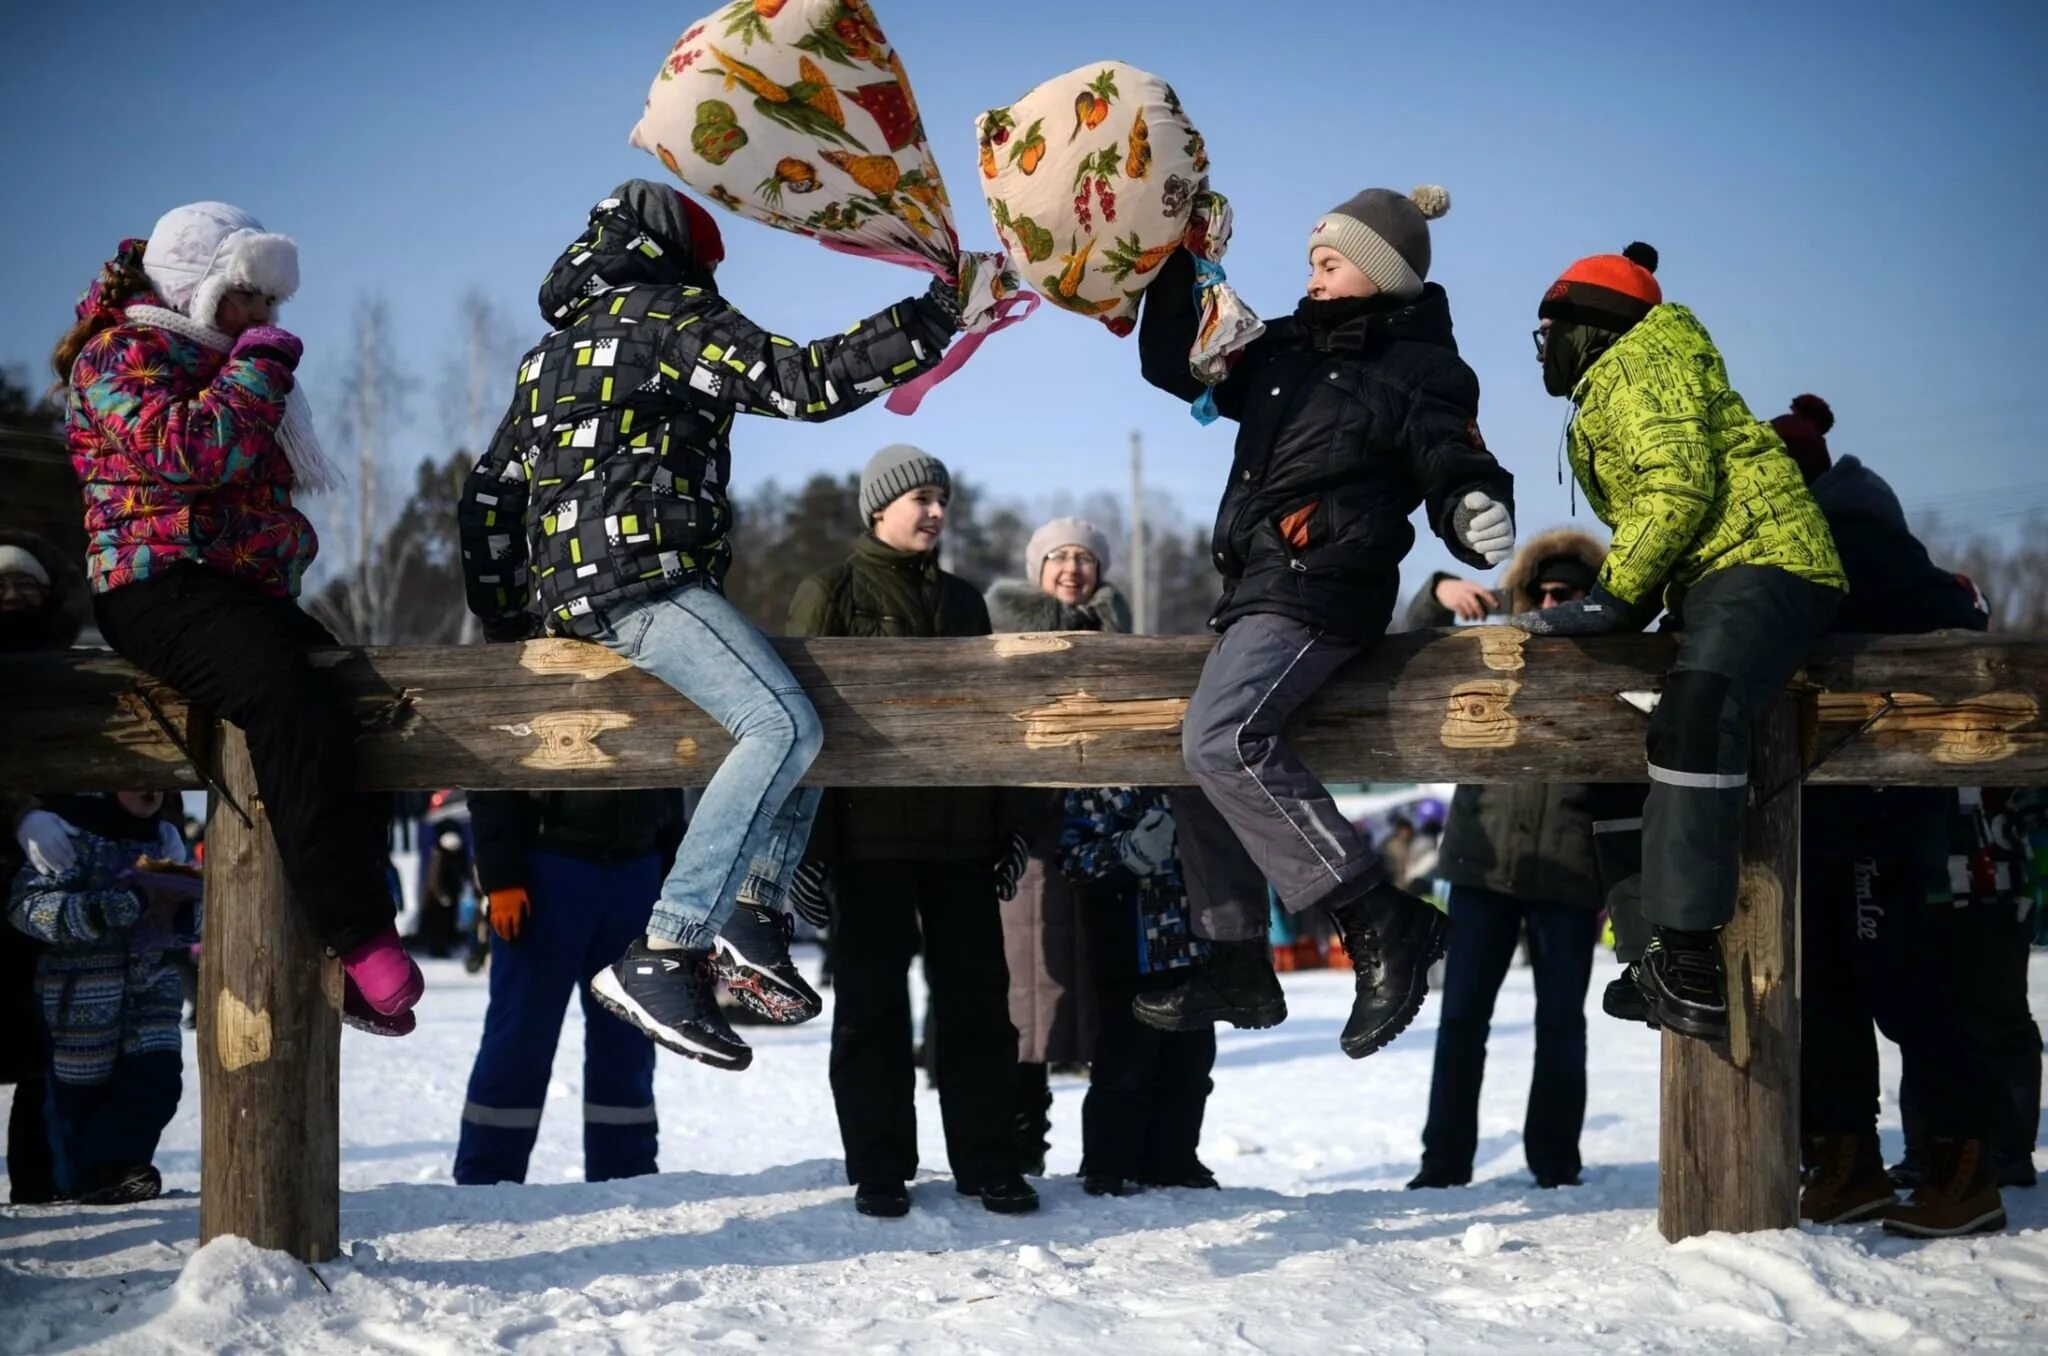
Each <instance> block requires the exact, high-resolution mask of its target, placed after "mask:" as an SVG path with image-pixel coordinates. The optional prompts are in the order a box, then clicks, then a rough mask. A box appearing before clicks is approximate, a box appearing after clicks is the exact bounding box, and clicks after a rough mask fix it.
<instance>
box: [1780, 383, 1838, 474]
mask: <svg viewBox="0 0 2048 1356" xmlns="http://www.w3.org/2000/svg"><path fill="white" fill-rule="evenodd" d="M1834 426H1835V412H1834V411H1833V410H1831V409H1829V408H1828V402H1827V401H1825V400H1822V399H1821V398H1820V397H1819V396H1817V395H1802V396H1793V397H1792V412H1791V413H1790V414H1781V415H1779V416H1778V417H1777V418H1776V419H1773V420H1772V421H1771V427H1772V428H1774V429H1776V430H1777V431H1778V436H1779V437H1780V438H1782V439H1784V440H1785V450H1786V451H1787V452H1789V453H1791V454H1792V460H1793V461H1796V462H1798V463H1799V474H1800V475H1802V476H1805V477H1806V483H1807V484H1809V485H1811V484H1812V483H1813V482H1814V481H1816V480H1818V479H1820V477H1821V475H1822V473H1824V472H1825V471H1826V470H1827V469H1828V467H1830V466H1832V465H1834V464H1835V459H1834V457H1833V456H1832V455H1831V454H1830V453H1829V452H1828V430H1829V429H1831V428H1833V427H1834Z"/></svg>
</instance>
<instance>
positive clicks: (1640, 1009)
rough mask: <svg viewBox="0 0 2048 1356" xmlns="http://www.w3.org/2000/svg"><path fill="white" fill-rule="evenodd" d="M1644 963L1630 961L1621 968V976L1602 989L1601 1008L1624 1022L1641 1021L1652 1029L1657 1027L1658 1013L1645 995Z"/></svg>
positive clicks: (1610, 1015)
mask: <svg viewBox="0 0 2048 1356" xmlns="http://www.w3.org/2000/svg"><path fill="white" fill-rule="evenodd" d="M1642 970H1643V963H1642V962H1641V961H1630V962H1629V963H1628V964H1627V965H1625V966H1623V967H1622V969H1621V977H1620V978H1618V979H1613V980H1609V981H1608V984H1607V987H1606V988H1605V989H1603V990H1601V991H1600V1010H1601V1011H1602V1012H1604V1013H1606V1014H1607V1015H1608V1016H1609V1017H1613V1018H1615V1019H1616V1020H1618V1021H1623V1022H1641V1023H1642V1024H1643V1025H1644V1026H1646V1027H1649V1028H1650V1029H1651V1030H1652V1031H1654V1030H1656V1029H1657V1014H1656V1012H1655V1011H1654V1010H1652V1009H1651V1007H1650V1002H1649V1000H1648V999H1646V998H1644V997H1643V976H1642Z"/></svg>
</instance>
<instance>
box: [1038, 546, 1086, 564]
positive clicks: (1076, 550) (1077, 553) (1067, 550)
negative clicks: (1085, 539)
mask: <svg viewBox="0 0 2048 1356" xmlns="http://www.w3.org/2000/svg"><path fill="white" fill-rule="evenodd" d="M1046 560H1047V561H1049V562H1050V563H1052V564H1054V565H1059V566H1067V565H1093V564H1094V563H1095V553H1094V552H1093V551H1084V550H1082V549H1081V548H1080V547H1078V546H1064V547H1061V548H1060V549H1059V550H1057V551H1054V552H1052V553H1050V554H1049V555H1047V556H1046Z"/></svg>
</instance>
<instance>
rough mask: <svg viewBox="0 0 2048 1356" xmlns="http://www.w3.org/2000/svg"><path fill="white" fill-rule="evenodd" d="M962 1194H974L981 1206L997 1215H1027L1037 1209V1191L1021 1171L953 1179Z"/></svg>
mask: <svg viewBox="0 0 2048 1356" xmlns="http://www.w3.org/2000/svg"><path fill="white" fill-rule="evenodd" d="M953 1186H954V1189H955V1190H956V1191H958V1192H959V1193H960V1194H961V1195H962V1196H975V1197H979V1198H980V1200H981V1208H982V1209H984V1210H987V1211H989V1212H991V1213H993V1214H997V1215H1028V1214H1030V1213H1031V1212H1032V1211H1034V1210H1036V1209H1038V1192H1037V1190H1036V1189H1034V1188H1033V1187H1032V1185H1031V1183H1029V1182H1027V1181H1025V1180H1024V1176H1023V1174H1022V1173H1015V1172H1004V1173H997V1174H996V1175H995V1176H993V1177H984V1178H982V1179H981V1180H980V1181H955V1182H954V1184H953Z"/></svg>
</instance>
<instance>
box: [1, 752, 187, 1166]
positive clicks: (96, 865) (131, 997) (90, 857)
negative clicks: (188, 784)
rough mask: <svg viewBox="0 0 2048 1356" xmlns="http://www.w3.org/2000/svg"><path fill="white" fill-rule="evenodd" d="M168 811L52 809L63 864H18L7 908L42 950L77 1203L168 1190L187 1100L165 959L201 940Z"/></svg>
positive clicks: (122, 804) (141, 804)
mask: <svg viewBox="0 0 2048 1356" xmlns="http://www.w3.org/2000/svg"><path fill="white" fill-rule="evenodd" d="M171 801H172V798H171V797H169V796H167V795H166V794H165V793H163V792H161V791H122V792H119V793H116V794H113V795H81V796H65V797H61V798H58V799H56V800H54V801H52V803H51V810H52V812H53V813H55V814H57V815H58V816H59V817H60V818H61V819H62V820H63V822H64V824H65V825H66V826H67V832H68V833H69V835H70V837H71V847H72V860H71V863H70V865H69V866H67V867H65V868H63V869H62V870H56V871H45V870H43V869H41V868H39V867H37V866H35V865H33V864H30V865H26V866H23V867H22V868H21V870H20V871H19V872H18V873H17V874H16V875H15V877H14V880H13V884H12V891H11V893H10V895H9V897H8V900H7V921H8V923H9V924H11V925H12V927H13V928H15V929H18V930H20V931H21V932H23V933H25V934H27V935H29V936H31V937H33V938H35V939H36V940H37V941H39V942H41V943H42V947H43V949H42V952H41V954H40V955H39V956H38V957H37V960H36V974H35V987H36V997H37V1005H38V1009H39V1015H40V1018H41V1021H42V1027H43V1035H44V1037H45V1040H46V1042H47V1046H46V1062H45V1076H46V1079H47V1088H48V1092H47V1097H48V1105H47V1109H46V1114H47V1116H48V1126H49V1128H48V1135H49V1145H50V1150H51V1153H52V1156H53V1158H54V1160H55V1163H54V1166H55V1177H56V1187H57V1191H58V1193H59V1194H60V1195H61V1196H62V1197H65V1198H70V1199H75V1200H78V1201H80V1202H82V1203H83V1204H86V1205H122V1204H127V1203H130V1202H134V1201H144V1200H150V1199H152V1198H154V1197H155V1196H156V1195H157V1194H158V1193H159V1192H161V1191H162V1189H163V1179H162V1178H161V1177H160V1176H159V1175H158V1173H157V1169H156V1167H155V1165H154V1164H153V1163H152V1162H151V1159H153V1158H154V1157H155V1155H156V1146H157V1140H158V1138H159V1137H160V1136H161V1135H162V1134H163V1130H164V1127H165V1126H166V1125H168V1124H169V1123H170V1120H171V1117H172V1116H173V1115H174V1114H176V1112H177V1109H178V1098H179V1095H180V1094H181V1092H182V1091H183V1089H184V1078H183V1053H182V1052H183V1048H184V1032H183V1029H182V1027H181V1025H180V1021H179V1019H180V1017H181V1016H182V1015H183V1013H184V1002H185V999H184V991H183V988H182V986H181V985H180V983H179V980H178V974H177V971H176V970H175V969H174V968H173V967H172V966H171V964H170V963H169V962H168V960H167V959H166V953H168V952H171V951H174V950H177V949H180V948H188V947H190V946H191V945H192V944H193V943H195V942H197V941H198V940H199V928H200V882H199V878H198V875H197V873H196V872H195V871H192V870H190V869H189V868H187V867H186V866H185V865H184V857H185V852H184V841H183V839H181V838H180V837H179V835H178V830H177V826H176V820H175V818H174V817H173V816H172V814H171V812H169V810H168V806H169V805H170V803H171ZM16 1095H17V1096H19V1095H20V1093H19V1090H18V1089H17V1092H16ZM11 1166H12V1165H11V1164H10V1169H11Z"/></svg>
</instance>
